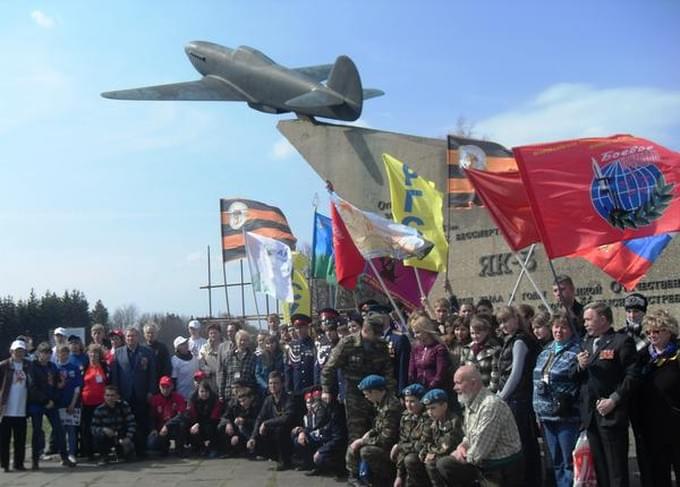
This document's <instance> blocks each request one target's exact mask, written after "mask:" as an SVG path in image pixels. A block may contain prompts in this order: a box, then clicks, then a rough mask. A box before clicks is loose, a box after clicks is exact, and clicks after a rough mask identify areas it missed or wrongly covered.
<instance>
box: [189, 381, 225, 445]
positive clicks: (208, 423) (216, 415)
mask: <svg viewBox="0 0 680 487" xmlns="http://www.w3.org/2000/svg"><path fill="white" fill-rule="evenodd" d="M221 415H222V402H221V401H220V400H219V399H218V397H217V394H215V392H213V390H212V388H211V387H210V385H209V384H208V381H207V380H204V381H202V382H201V383H200V384H198V388H197V389H196V390H195V391H194V392H193V393H192V394H191V396H190V397H189V401H188V403H187V410H186V411H185V412H184V424H185V428H187V429H188V431H187V432H188V436H189V442H190V443H191V446H192V448H193V451H194V453H195V454H197V455H199V456H208V457H210V458H216V457H217V451H218V446H217V422H218V421H219V419H220V416H221Z"/></svg>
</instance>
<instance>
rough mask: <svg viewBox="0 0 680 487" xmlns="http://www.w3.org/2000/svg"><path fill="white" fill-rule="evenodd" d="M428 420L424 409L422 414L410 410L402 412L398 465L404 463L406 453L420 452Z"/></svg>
mask: <svg viewBox="0 0 680 487" xmlns="http://www.w3.org/2000/svg"><path fill="white" fill-rule="evenodd" d="M428 420H429V418H428V416H427V412H425V411H422V412H421V413H420V414H411V413H409V412H408V411H404V412H403V413H402V415H401V422H400V423H399V453H397V466H398V467H399V466H401V465H402V464H403V463H404V458H405V457H406V455H408V454H409V453H419V452H420V441H421V437H422V436H423V430H424V429H425V425H426V423H427V422H428Z"/></svg>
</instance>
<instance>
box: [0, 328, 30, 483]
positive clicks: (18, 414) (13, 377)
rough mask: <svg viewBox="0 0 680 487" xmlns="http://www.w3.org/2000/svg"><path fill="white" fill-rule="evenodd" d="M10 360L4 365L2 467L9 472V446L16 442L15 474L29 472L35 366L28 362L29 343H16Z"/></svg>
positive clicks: (0, 377)
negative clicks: (28, 419) (28, 410)
mask: <svg viewBox="0 0 680 487" xmlns="http://www.w3.org/2000/svg"><path fill="white" fill-rule="evenodd" d="M9 351H10V358H8V359H6V360H3V361H2V362H0V414H1V415H2V421H0V465H2V469H3V470H4V471H5V472H9V445H10V440H11V439H12V438H13V439H14V470H25V467H24V457H25V454H26V403H27V398H28V389H29V387H30V386H31V385H32V375H31V372H32V371H31V367H32V364H31V362H29V361H28V360H26V358H25V355H26V343H24V342H23V341H21V340H14V341H13V342H12V344H11V345H10V347H9Z"/></svg>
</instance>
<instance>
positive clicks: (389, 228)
mask: <svg viewBox="0 0 680 487" xmlns="http://www.w3.org/2000/svg"><path fill="white" fill-rule="evenodd" d="M331 203H332V205H333V206H334V207H335V209H336V210H337V211H338V214H339V216H340V218H341V219H342V221H343V223H344V224H345V227H346V228H347V232H348V233H349V235H350V236H351V237H352V241H353V242H354V245H356V248H357V249H358V250H359V252H360V253H361V255H362V256H363V257H364V259H375V258H376V257H392V258H393V259H398V260H403V259H406V258H409V257H417V258H422V257H424V256H425V255H427V253H428V252H429V251H430V250H432V247H433V245H432V242H429V241H427V240H425V239H424V238H423V237H422V236H421V235H420V233H419V232H418V230H416V229H415V228H412V227H408V226H406V225H402V224H401V223H395V222H393V221H392V220H388V219H387V218H384V217H382V216H380V215H377V214H375V213H371V212H368V211H361V210H360V209H359V208H357V207H356V206H354V205H352V204H351V203H349V202H347V201H345V200H343V199H342V198H340V197H339V196H338V195H336V194H332V195H331ZM333 231H335V228H333ZM336 261H337V253H336ZM336 265H337V262H336Z"/></svg>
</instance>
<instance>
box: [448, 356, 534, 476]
mask: <svg viewBox="0 0 680 487" xmlns="http://www.w3.org/2000/svg"><path fill="white" fill-rule="evenodd" d="M453 382H454V390H455V391H456V394H458V402H460V403H461V404H462V405H464V406H465V412H464V416H463V434H464V437H463V441H462V442H461V443H460V444H459V445H458V447H457V448H456V449H455V450H454V451H453V452H452V453H451V454H450V455H447V456H445V457H442V458H439V459H438V460H437V463H436V466H437V470H438V472H439V474H440V475H441V476H442V477H443V479H444V480H445V481H446V483H447V484H448V485H456V486H461V487H467V486H469V487H472V486H474V485H478V482H479V481H481V480H482V479H486V480H488V481H491V482H493V483H494V484H497V485H502V486H504V487H515V486H516V487H521V486H522V485H524V479H523V475H522V474H523V472H522V470H523V463H522V445H521V442H520V438H519V431H518V430H517V425H516V424H515V418H514V417H513V415H512V411H511V410H510V407H509V406H508V405H507V404H506V403H505V401H503V400H502V399H501V398H500V397H498V396H497V395H496V394H493V393H492V392H491V391H489V390H488V389H487V388H486V387H484V385H483V384H482V377H481V376H480V374H479V371H478V370H477V369H476V368H475V367H474V366H472V365H464V366H462V367H460V368H459V369H458V370H457V371H456V373H455V375H454V377H453Z"/></svg>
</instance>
